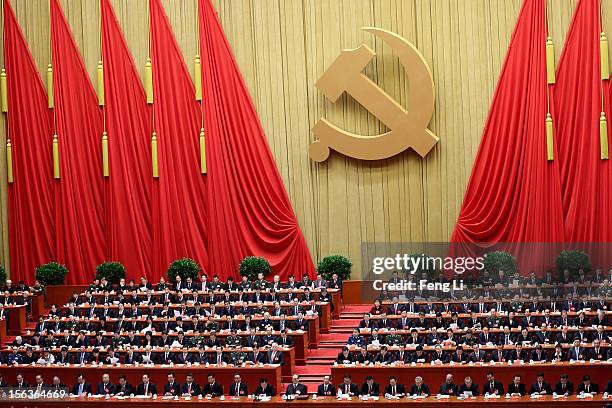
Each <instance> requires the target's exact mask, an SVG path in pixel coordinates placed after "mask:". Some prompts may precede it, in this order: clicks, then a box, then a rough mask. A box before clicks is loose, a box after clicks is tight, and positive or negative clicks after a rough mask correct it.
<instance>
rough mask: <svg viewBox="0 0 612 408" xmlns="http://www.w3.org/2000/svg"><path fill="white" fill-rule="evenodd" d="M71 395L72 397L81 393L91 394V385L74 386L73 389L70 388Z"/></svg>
mask: <svg viewBox="0 0 612 408" xmlns="http://www.w3.org/2000/svg"><path fill="white" fill-rule="evenodd" d="M72 393H73V394H74V395H81V394H83V393H87V394H91V384H87V383H83V384H79V383H77V384H74V387H72Z"/></svg>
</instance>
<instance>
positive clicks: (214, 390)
mask: <svg viewBox="0 0 612 408" xmlns="http://www.w3.org/2000/svg"><path fill="white" fill-rule="evenodd" d="M202 394H203V395H211V396H213V397H218V396H220V395H223V386H222V385H221V384H219V383H218V382H215V383H214V384H212V385H211V384H210V383H207V384H206V385H205V386H204V388H203V389H202Z"/></svg>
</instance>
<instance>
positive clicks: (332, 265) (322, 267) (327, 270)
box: [317, 255, 353, 281]
mask: <svg viewBox="0 0 612 408" xmlns="http://www.w3.org/2000/svg"><path fill="white" fill-rule="evenodd" d="M352 267H353V263H352V262H351V261H350V260H349V259H348V258H347V257H345V256H342V255H328V256H326V257H324V258H323V259H321V260H320V261H319V263H318V264H317V273H320V274H321V275H323V279H325V280H327V281H329V280H331V279H332V275H333V274H334V273H336V274H338V277H339V278H340V279H341V280H347V279H349V278H350V277H351V268H352Z"/></svg>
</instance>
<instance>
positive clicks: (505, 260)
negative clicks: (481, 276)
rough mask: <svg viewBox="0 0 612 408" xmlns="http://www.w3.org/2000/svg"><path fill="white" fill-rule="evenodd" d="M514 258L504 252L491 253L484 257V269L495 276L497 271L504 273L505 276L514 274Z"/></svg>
mask: <svg viewBox="0 0 612 408" xmlns="http://www.w3.org/2000/svg"><path fill="white" fill-rule="evenodd" d="M516 268H517V266H516V258H515V257H513V256H512V255H511V254H509V253H508V252H505V251H491V252H488V253H486V254H485V255H484V269H485V270H486V271H487V272H489V273H491V274H495V275H497V273H498V272H499V271H504V274H505V275H506V276H510V275H513V274H514V273H515V272H516Z"/></svg>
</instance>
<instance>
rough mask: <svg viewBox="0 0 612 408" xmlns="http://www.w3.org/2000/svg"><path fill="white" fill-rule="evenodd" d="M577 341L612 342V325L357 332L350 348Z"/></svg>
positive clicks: (354, 330) (348, 341) (358, 330)
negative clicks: (560, 327)
mask: <svg viewBox="0 0 612 408" xmlns="http://www.w3.org/2000/svg"><path fill="white" fill-rule="evenodd" d="M576 339H578V340H579V342H580V343H591V342H593V341H595V340H597V341H599V342H600V343H601V344H606V343H610V342H611V340H612V326H606V327H604V326H597V328H595V329H594V328H587V329H585V328H582V327H580V328H571V329H570V328H569V327H567V326H564V327H563V328H562V329H549V328H548V327H545V326H544V325H543V326H542V327H540V328H534V329H526V328H523V329H520V330H519V329H510V328H509V327H508V326H506V327H504V328H503V329H492V330H491V329H489V328H488V326H485V327H484V328H483V329H469V328H468V329H465V330H462V329H451V328H448V329H444V328H439V329H436V328H433V329H416V328H412V329H410V330H399V329H397V330H396V329H395V328H389V329H371V330H364V329H358V328H355V329H353V333H352V334H351V335H350V336H349V337H348V339H347V344H348V345H357V346H363V345H368V344H376V345H378V344H386V345H390V346H394V345H400V344H415V345H416V344H422V345H436V344H446V345H457V344H466V345H472V344H476V343H480V344H482V345H487V344H502V345H505V346H508V345H511V344H516V343H522V344H525V345H527V344H536V343H537V344H555V343H559V344H572V343H573V342H574V341H575V340H576Z"/></svg>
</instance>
